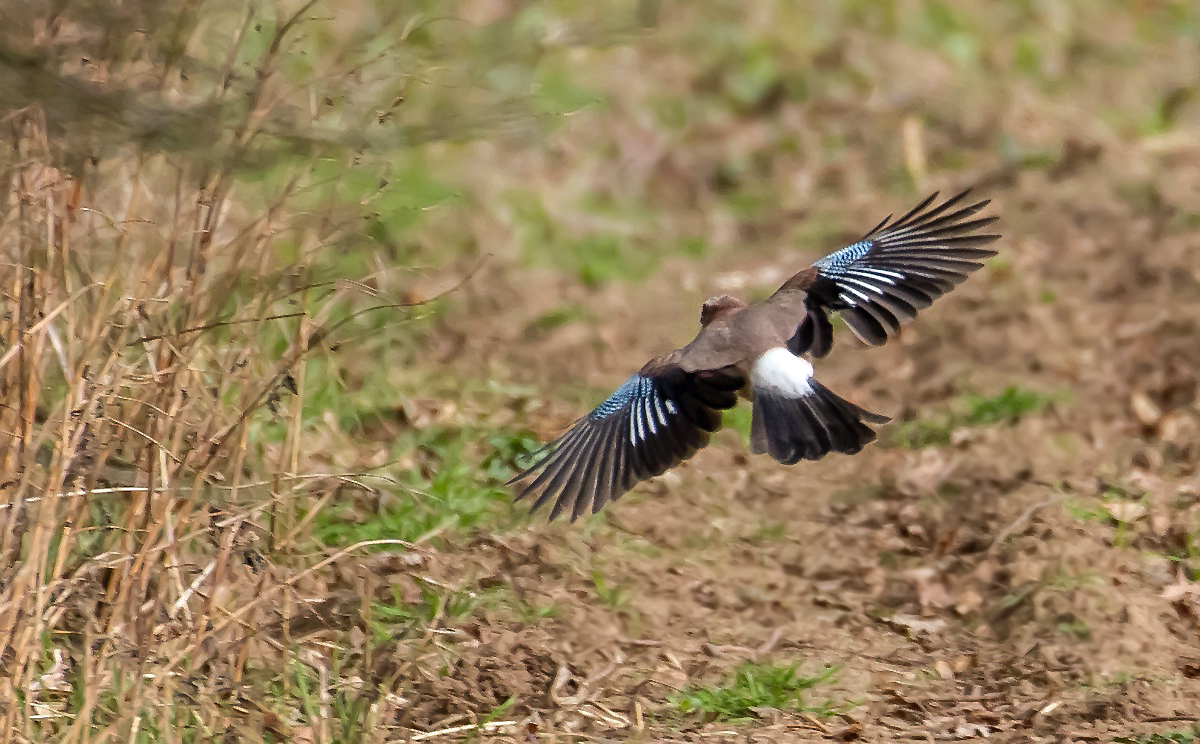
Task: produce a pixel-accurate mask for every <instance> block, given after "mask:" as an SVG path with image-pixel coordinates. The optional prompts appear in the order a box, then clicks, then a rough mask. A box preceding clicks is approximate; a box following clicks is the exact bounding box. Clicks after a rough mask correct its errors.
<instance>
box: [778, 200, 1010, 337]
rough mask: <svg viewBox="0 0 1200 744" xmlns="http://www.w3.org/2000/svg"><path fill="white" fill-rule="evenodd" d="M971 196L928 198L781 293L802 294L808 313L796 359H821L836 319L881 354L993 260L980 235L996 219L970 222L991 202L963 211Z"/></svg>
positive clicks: (807, 272)
mask: <svg viewBox="0 0 1200 744" xmlns="http://www.w3.org/2000/svg"><path fill="white" fill-rule="evenodd" d="M969 193H970V189H967V190H966V191H963V192H961V193H959V194H957V195H956V196H953V197H950V198H949V199H946V200H945V201H943V202H942V203H940V204H937V205H934V201H935V200H936V199H937V197H938V194H937V192H934V193H933V194H932V195H931V196H930V197H929V198H927V199H925V200H924V201H922V202H921V203H920V204H918V205H917V206H916V207H914V208H913V209H912V211H910V212H909V213H908V214H905V215H904V216H903V217H901V218H900V219H898V220H896V221H895V222H893V221H892V218H891V217H890V216H889V217H888V218H887V219H885V220H884V221H883V222H881V223H879V224H878V225H877V226H876V227H875V229H874V230H872V231H871V232H869V233H867V234H866V235H864V236H863V237H862V239H861V240H859V241H858V242H856V243H853V244H851V245H848V246H846V247H845V248H842V249H841V250H839V251H836V252H834V253H831V254H829V255H828V256H826V257H824V258H822V259H821V260H819V261H817V262H816V263H814V264H813V265H812V266H811V267H810V268H808V269H806V270H804V271H802V272H800V273H799V274H796V275H795V276H793V277H792V278H791V279H789V280H788V281H787V283H785V284H784V285H783V287H781V288H780V292H784V291H785V290H789V289H801V290H804V291H805V292H807V299H806V305H807V306H808V313H807V316H806V318H805V319H804V321H803V322H802V323H801V324H800V326H799V328H798V329H797V331H796V335H795V336H794V337H793V338H792V340H791V342H790V343H789V348H790V349H791V350H792V351H793V352H794V353H797V354H800V353H804V352H806V351H810V352H812V354H813V355H814V356H818V357H821V356H824V355H825V354H827V353H828V352H829V347H830V345H831V344H832V328H831V326H830V325H829V318H828V313H830V312H840V313H841V314H842V317H843V318H844V319H845V321H846V325H848V326H850V330H852V331H854V335H856V336H858V337H859V338H860V339H861V340H862V341H863V342H864V343H866V344H869V345H871V346H881V345H882V344H884V343H885V342H886V341H887V340H888V339H889V338H891V337H892V336H894V335H895V334H896V332H897V331H898V330H899V329H900V325H901V324H902V323H905V322H907V321H909V320H911V319H912V318H913V317H914V316H916V314H917V311H919V310H923V309H924V308H927V307H929V306H930V305H931V304H932V303H933V301H934V300H936V299H937V298H938V297H941V296H942V295H944V294H946V293H947V292H949V291H950V290H951V289H953V288H954V287H955V286H956V285H957V284H958V283H959V282H961V281H963V280H964V279H966V278H967V275H968V274H970V273H971V272H973V271H975V270H976V269H978V268H980V267H981V266H982V265H983V264H981V263H979V259H984V258H988V257H990V256H994V255H996V251H993V250H990V249H987V248H984V247H982V246H985V245H987V244H989V243H991V242H992V241H994V240H996V239H997V238H999V237H1000V236H999V235H994V234H981V233H979V232H978V231H979V230H980V229H982V228H984V227H986V226H988V225H990V224H992V223H993V222H995V221H996V220H997V218H996V217H980V218H976V219H971V217H972V216H973V215H975V214H977V213H978V212H979V211H981V210H982V209H983V208H984V207H986V206H987V205H988V204H989V203H990V202H989V201H986V200H985V201H980V202H976V203H974V204H971V205H969V206H965V207H964V206H961V203H962V202H963V200H964V199H966V197H967V195H968V194H969Z"/></svg>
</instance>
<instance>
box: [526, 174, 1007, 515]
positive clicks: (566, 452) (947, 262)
mask: <svg viewBox="0 0 1200 744" xmlns="http://www.w3.org/2000/svg"><path fill="white" fill-rule="evenodd" d="M966 195H967V192H965V191H964V192H962V193H961V194H959V195H957V196H955V197H952V198H951V199H948V200H946V201H944V202H942V203H941V204H939V205H937V206H935V207H932V208H930V205H931V204H932V203H933V201H934V199H935V198H936V197H937V194H934V195H933V196H931V197H929V198H928V199H926V200H925V201H923V202H922V203H921V204H920V205H918V206H917V207H916V208H915V209H913V210H912V211H910V212H909V213H908V214H906V215H904V216H903V217H901V218H900V219H899V220H897V221H895V222H891V218H890V217H889V218H888V219H887V220H884V221H883V222H882V223H880V224H879V226H877V227H876V228H875V229H874V230H872V231H871V232H870V233H868V234H867V235H866V236H864V237H863V239H862V240H860V241H858V242H856V243H854V244H852V245H849V246H847V247H846V248H843V249H841V250H840V251H837V252H835V253H832V254H830V255H829V256H826V257H825V258H823V259H821V260H820V261H817V262H816V263H815V264H813V265H812V266H810V267H809V268H807V269H804V270H803V271H801V272H799V273H797V274H796V275H794V276H793V277H791V278H790V279H788V281H787V282H785V283H784V284H783V286H781V287H780V288H779V289H778V290H777V291H776V292H775V293H774V294H773V295H771V297H769V298H768V299H766V300H764V301H762V302H759V303H755V304H752V305H751V304H747V303H745V302H743V301H741V300H739V299H737V298H734V297H730V296H728V295H723V296H720V297H714V298H711V299H709V300H708V301H706V302H705V303H704V306H703V308H702V309H701V313H700V326H701V327H700V331H699V332H698V333H697V334H696V337H695V338H694V339H692V341H691V342H690V343H688V344H687V345H686V346H684V347H682V348H680V349H676V350H675V351H672V352H670V353H668V354H664V355H663V356H660V357H656V358H654V359H652V360H650V361H649V362H647V363H646V364H645V365H644V366H643V367H642V369H641V370H640V371H639V372H638V373H637V374H635V375H633V376H632V377H630V378H629V379H628V380H626V381H625V383H624V384H623V385H621V387H620V388H618V389H617V391H616V392H615V393H613V395H612V396H610V397H609V398H608V400H606V401H605V402H604V403H602V404H600V406H598V407H597V408H596V409H595V410H594V411H592V412H591V413H590V414H589V415H587V416H585V417H583V418H582V419H580V420H579V421H578V422H576V423H575V425H573V426H572V427H571V429H570V430H568V431H567V432H566V433H565V434H563V436H562V437H560V438H559V439H557V440H555V441H554V442H552V443H551V444H550V445H548V446H547V447H546V448H544V449H543V450H542V451H541V452H540V453H538V454H539V456H540V457H539V459H538V460H537V462H536V463H535V464H534V465H533V466H532V467H530V468H529V469H527V470H525V471H524V472H522V473H520V474H519V475H517V477H516V478H514V479H513V481H512V482H513V483H519V484H521V488H520V493H519V497H524V496H526V495H530V494H535V495H536V496H537V499H536V501H535V503H534V507H533V508H534V509H537V508H538V507H540V506H541V505H543V504H545V503H547V502H553V504H554V507H553V509H552V510H551V514H550V518H551V519H553V518H554V517H556V516H558V515H559V514H560V513H561V512H563V511H564V510H565V509H567V508H568V507H570V509H571V518H572V519H575V518H577V517H578V516H580V515H581V514H583V513H584V512H585V511H587V509H588V508H589V507H590V508H591V509H592V511H599V510H600V508H601V507H603V506H604V505H605V504H606V503H608V502H609V501H613V500H615V499H617V498H619V497H620V496H621V495H622V494H623V493H625V492H626V491H628V490H629V489H630V488H632V487H633V486H634V485H635V484H636V483H638V482H639V481H642V480H645V479H647V478H650V477H653V476H655V475H659V474H661V473H663V472H664V471H666V470H667V469H668V468H671V467H674V466H675V465H677V464H679V463H680V462H682V461H684V460H686V459H687V458H689V457H691V456H692V455H693V454H695V452H696V451H697V450H698V449H699V448H700V447H703V446H704V445H705V444H707V443H708V439H709V435H710V434H711V433H712V432H714V431H716V430H717V429H718V428H719V427H720V425H721V411H723V410H726V409H729V408H732V407H733V406H734V405H736V403H737V400H738V398H739V397H742V398H747V399H749V400H751V401H753V406H754V411H753V420H752V424H751V440H750V444H751V449H752V451H753V452H754V453H756V454H760V453H767V454H770V455H771V456H772V457H773V458H774V459H776V460H778V461H779V462H782V463H785V464H794V463H796V462H798V461H799V460H817V459H820V458H821V457H824V456H825V455H827V454H829V453H830V452H840V453H844V454H854V453H857V452H858V451H859V450H861V449H862V448H863V447H864V446H866V445H867V444H868V443H870V442H872V441H874V439H875V436H876V435H875V432H874V430H872V429H871V428H870V427H869V426H867V424H868V423H871V424H882V423H885V422H887V421H888V418H887V417H885V416H880V415H878V414H874V413H871V412H869V411H866V410H864V409H862V408H859V407H858V406H856V405H854V404H853V403H850V402H848V401H846V400H843V399H842V398H840V397H838V396H837V395H836V394H834V393H833V392H831V391H830V390H829V389H828V388H826V387H824V386H823V385H821V383H819V382H818V381H817V380H816V379H815V378H814V376H813V366H812V363H811V362H810V361H808V360H807V359H805V358H804V355H806V354H807V355H810V356H812V357H817V358H819V357H823V356H825V354H827V353H828V352H829V350H830V347H831V345H832V341H833V336H832V330H833V329H832V325H831V323H830V321H829V315H830V314H831V313H833V312H840V313H841V314H842V317H843V318H844V319H845V321H846V323H847V325H848V326H849V327H850V329H851V330H852V331H854V333H855V335H856V336H858V337H859V338H860V339H862V340H863V341H864V342H866V343H867V344H870V345H873V346H878V345H881V344H883V343H884V342H886V341H887V339H888V338H890V337H891V336H893V335H894V334H895V333H896V332H897V331H898V330H899V328H900V325H901V324H902V323H904V322H906V321H908V320H911V319H912V318H913V317H914V316H915V315H916V314H917V312H918V311H919V310H921V309H923V308H926V307H928V306H929V305H930V304H931V303H932V302H933V300H935V299H936V298H937V297H940V296H941V295H942V294H945V293H946V292H948V291H949V290H950V289H952V288H953V287H954V286H955V285H956V284H958V283H959V282H960V281H962V280H963V279H965V278H966V276H967V275H968V274H969V273H971V272H972V271H974V270H976V269H978V268H979V267H980V266H981V264H979V263H977V262H976V261H975V259H979V258H985V257H987V256H991V255H994V253H995V252H994V251H991V250H988V249H984V248H981V247H980V246H982V245H985V244H987V243H990V242H992V241H993V240H995V239H996V238H997V237H999V236H997V235H986V234H978V233H976V231H977V230H978V229H979V228H981V227H983V226H985V225H988V224H991V223H992V222H994V221H995V218H994V217H985V218H979V219H969V218H970V217H971V216H972V215H974V214H975V213H977V212H978V211H980V210H981V209H982V208H983V207H984V206H986V205H987V203H988V202H986V201H985V202H979V203H977V204H973V205H970V206H967V207H959V208H958V209H954V210H952V208H953V207H954V206H955V205H957V204H958V203H959V202H961V200H962V199H963V198H964V197H965V196H966Z"/></svg>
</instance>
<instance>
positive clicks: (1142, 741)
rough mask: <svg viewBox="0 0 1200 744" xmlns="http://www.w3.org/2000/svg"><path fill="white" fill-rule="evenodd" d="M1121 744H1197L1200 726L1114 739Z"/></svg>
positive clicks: (1199, 739) (1199, 736) (1199, 737)
mask: <svg viewBox="0 0 1200 744" xmlns="http://www.w3.org/2000/svg"><path fill="white" fill-rule="evenodd" d="M1113 741H1115V742H1119V744H1196V742H1197V741H1200V724H1197V725H1193V726H1192V727H1191V728H1190V729H1188V730H1186V731H1168V732H1165V733H1162V734H1142V735H1140V736H1118V737H1115V738H1114V739H1113Z"/></svg>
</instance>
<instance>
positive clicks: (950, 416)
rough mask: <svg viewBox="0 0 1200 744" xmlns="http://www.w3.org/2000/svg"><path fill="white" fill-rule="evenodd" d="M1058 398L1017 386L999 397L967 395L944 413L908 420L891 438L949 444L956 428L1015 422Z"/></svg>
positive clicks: (898, 442) (917, 445) (916, 445)
mask: <svg viewBox="0 0 1200 744" xmlns="http://www.w3.org/2000/svg"><path fill="white" fill-rule="evenodd" d="M1052 402H1055V399H1054V398H1052V397H1050V396H1047V395H1044V394H1042V393H1038V392H1035V391H1032V390H1024V389H1022V388H1019V387H1017V386H1015V385H1013V386H1010V387H1008V388H1006V389H1005V390H1004V392H1003V393H1000V394H999V395H995V396H987V395H966V396H963V397H961V398H959V399H958V400H956V401H955V402H954V403H953V404H952V405H951V410H950V411H949V413H946V414H944V415H942V416H934V417H930V418H924V419H916V420H914V421H905V422H904V423H902V424H900V425H898V426H897V427H895V429H893V430H892V434H891V436H890V437H889V438H888V439H889V441H890V443H891V444H893V445H894V446H899V447H904V448H907V449H921V448H923V447H934V446H939V445H945V444H949V443H950V440H951V436H952V435H953V433H954V431H955V430H957V429H961V428H975V427H983V426H994V425H996V424H1015V423H1017V422H1018V421H1020V420H1021V419H1022V418H1024V417H1025V416H1028V415H1029V414H1033V413H1040V412H1041V411H1043V410H1045V408H1046V407H1047V406H1049V405H1050V404H1051V403H1052Z"/></svg>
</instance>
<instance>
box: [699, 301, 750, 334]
mask: <svg viewBox="0 0 1200 744" xmlns="http://www.w3.org/2000/svg"><path fill="white" fill-rule="evenodd" d="M744 307H746V303H744V302H742V301H741V300H739V299H738V298H736V297H731V296H730V295H720V296H719V297H709V298H708V299H707V300H705V301H704V306H703V307H701V308H700V325H701V327H704V326H707V325H708V324H709V323H712V322H713V321H714V320H716V319H717V318H721V317H724V316H726V315H729V314H730V313H733V312H735V311H737V310H741V309H742V308H744Z"/></svg>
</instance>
